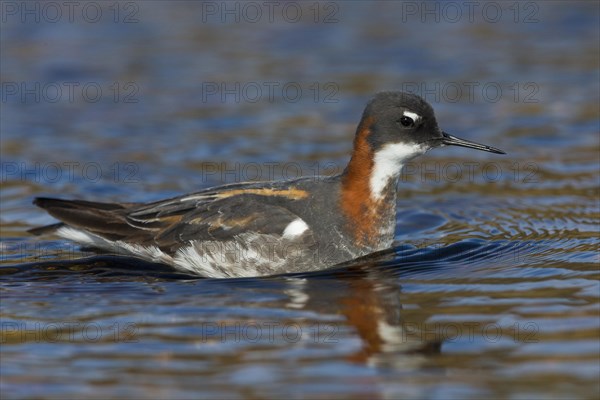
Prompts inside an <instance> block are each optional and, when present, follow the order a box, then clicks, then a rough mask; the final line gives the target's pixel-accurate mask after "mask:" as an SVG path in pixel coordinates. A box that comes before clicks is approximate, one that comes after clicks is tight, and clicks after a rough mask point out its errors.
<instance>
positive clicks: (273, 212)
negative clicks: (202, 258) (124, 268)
mask: <svg viewBox="0 0 600 400" xmlns="http://www.w3.org/2000/svg"><path fill="white" fill-rule="evenodd" d="M268 198H269V196H258V195H253V194H237V195H233V196H229V197H224V198H219V197H218V196H216V195H215V194H214V193H211V192H205V193H203V194H200V195H192V196H188V197H185V196H184V197H180V198H174V199H169V200H165V201H162V202H156V203H151V204H136V203H113V204H109V203H96V202H88V201H80V200H74V201H71V200H59V199H47V198H39V199H36V200H35V201H34V204H36V205H38V206H40V207H41V208H44V209H45V210H47V211H48V213H49V214H50V215H52V216H54V217H55V218H57V219H59V220H61V221H63V222H64V223H66V224H67V225H70V226H73V227H76V228H80V229H83V230H86V231H89V232H92V233H94V234H97V235H99V236H102V237H105V238H107V239H111V240H117V239H118V240H124V241H127V242H132V243H139V244H145V245H148V244H152V245H155V246H158V247H159V248H161V249H163V250H170V251H175V250H177V249H178V248H179V247H180V246H181V245H183V244H185V243H187V242H188V241H190V240H227V239H231V238H233V237H234V236H236V235H239V234H241V233H244V232H255V233H259V234H273V235H277V236H281V235H282V233H283V231H284V230H285V228H286V226H287V225H288V224H289V223H290V222H292V221H293V220H295V219H296V218H298V216H297V215H296V214H295V213H293V212H292V211H290V210H289V209H288V208H286V207H285V203H284V202H278V203H277V204H269V203H272V202H269V203H267V202H266V200H267V199H268ZM43 229H44V228H37V230H38V233H40V232H43ZM34 233H35V232H34Z"/></svg>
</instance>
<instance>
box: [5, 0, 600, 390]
mask: <svg viewBox="0 0 600 400" xmlns="http://www.w3.org/2000/svg"><path fill="white" fill-rule="evenodd" d="M288 3H289V4H291V5H288V6H286V7H287V9H286V10H287V12H288V13H289V14H285V15H284V14H282V13H281V12H283V11H282V10H283V7H284V5H283V3H282V5H280V6H278V7H280V8H276V9H275V11H274V14H273V21H272V22H271V21H270V20H269V17H268V10H267V9H266V8H265V7H266V6H264V5H262V3H260V2H258V3H252V2H250V3H241V2H228V3H227V4H226V5H225V7H231V8H228V9H230V10H233V11H232V13H227V10H226V9H223V8H222V7H223V4H224V3H221V2H204V3H201V2H163V1H156V2H118V3H110V2H89V3H85V4H87V6H85V5H84V3H82V4H81V5H78V6H74V7H76V8H74V11H73V18H72V21H71V20H70V19H69V10H68V9H67V8H66V6H64V5H61V3H53V4H58V6H59V7H61V8H60V11H61V17H60V18H59V17H58V16H57V15H58V14H56V13H53V12H54V11H56V10H54V9H53V8H52V7H56V6H53V5H50V6H48V5H45V4H46V3H41V2H40V3H38V2H28V3H27V4H28V5H27V7H30V8H28V9H27V10H30V12H29V13H27V10H25V9H23V8H22V7H24V6H23V4H25V3H21V2H2V3H1V7H2V9H1V11H2V16H1V18H2V23H1V24H0V33H1V35H0V44H1V57H0V81H1V84H2V86H1V88H2V91H1V95H2V98H1V103H0V104H1V109H0V133H1V135H0V140H1V146H0V147H1V148H0V152H1V153H0V154H1V158H2V160H1V169H0V172H1V176H0V179H1V185H2V189H1V194H0V210H1V213H0V222H1V232H0V257H1V264H0V275H1V276H2V278H1V280H0V300H1V301H0V328H1V329H0V345H1V347H0V352H1V354H0V355H1V357H0V394H1V395H2V397H3V398H32V397H36V398H80V397H83V396H87V397H93V398H106V397H113V398H115V397H119V398H120V397H133V398H157V397H170V398H190V397H199V398H211V399H212V398H254V397H260V398H264V397H268V398H281V397H292V398H357V397H361V398H362V397H370V398H444V399H446V398H461V399H462V398H482V397H484V396H485V397H488V398H596V397H598V395H599V391H600V386H599V385H598V376H599V374H600V363H599V361H598V360H599V357H600V346H599V345H598V343H600V341H599V340H598V339H599V332H600V329H599V328H600V319H599V316H598V315H599V314H598V313H599V305H600V302H599V297H600V296H599V295H600V285H599V280H598V278H599V273H598V272H599V269H598V266H599V262H600V257H599V256H598V254H599V252H598V250H599V248H598V247H599V242H600V241H599V236H600V235H599V233H600V232H599V231H600V225H599V219H598V216H599V215H600V213H599V211H600V210H599V203H600V202H599V195H600V185H599V182H600V179H599V173H598V171H599V166H600V152H599V140H598V138H599V135H598V133H599V132H600V112H599V111H598V110H599V107H598V105H599V98H600V94H599V93H600V77H599V75H598V71H599V64H600V53H599V51H598V48H599V46H598V44H599V43H598V42H599V41H600V39H599V37H600V36H599V35H600V31H599V28H598V27H599V25H598V20H599V18H600V12H599V6H598V4H597V3H596V2H578V1H571V2H560V1H557V2H514V3H511V2H481V3H479V2H477V5H476V6H475V7H476V8H475V10H474V12H473V15H472V18H471V17H470V15H469V13H468V9H467V7H468V5H467V4H465V3H461V2H451V3H444V2H435V3H421V2H361V1H358V2H319V3H314V2H288ZM288 3H285V4H288ZM247 4H250V6H248V5H247ZM424 4H426V5H424ZM255 5H257V7H259V9H260V11H261V12H262V14H261V15H262V17H261V18H258V19H256V20H255V19H254V17H253V16H254V15H255V14H253V13H252V12H253V11H256V10H254V9H252V7H256V6H255ZM213 6H214V7H213ZM84 7H87V8H86V11H85V13H84V11H83V10H84ZM236 7H237V8H236ZM244 7H245V8H244ZM261 7H262V8H261ZM423 7H431V8H427V9H425V8H423ZM453 7H459V8H460V16H459V15H458V14H455V11H456V9H455V8H453ZM498 7H499V8H500V10H501V14H500V15H498V14H496V13H495V11H497V9H498ZM96 9H100V10H101V14H98V15H97V14H94V13H93V12H94V11H95V10H96ZM296 9H299V10H301V12H302V15H301V17H299V19H298V21H297V22H294V21H295V17H294V15H295V14H293V11H294V10H296ZM31 10H33V11H31ZM428 10H429V11H428ZM431 10H433V11H431ZM484 10H485V11H484ZM236 16H237V17H239V21H236V20H235V18H236ZM36 18H37V19H36ZM96 18H97V20H96ZM436 18H437V19H436ZM315 21H316V22H315ZM398 89H404V90H410V91H413V92H416V93H417V94H420V95H422V96H423V97H425V98H426V99H427V100H428V101H429V102H431V103H432V104H433V106H434V108H435V110H436V115H437V119H438V121H439V123H440V125H441V127H442V128H443V129H444V130H446V131H448V132H450V133H452V134H456V135H457V136H460V137H465V138H469V139H472V140H476V141H478V142H481V143H487V144H490V145H492V146H495V147H499V148H501V149H503V150H505V151H507V153H508V155H507V156H504V157H500V156H496V155H492V154H489V153H483V152H475V151H469V150H468V149H460V148H454V149H450V148H445V149H443V150H441V149H440V150H434V151H432V152H430V153H428V154H427V155H426V156H424V157H421V158H418V159H416V160H414V162H413V163H411V164H409V165H407V166H406V168H405V170H404V172H403V175H402V179H401V182H400V185H399V199H398V210H399V214H398V218H397V229H396V242H395V244H394V247H393V248H392V249H390V250H389V251H386V252H383V253H381V254H375V255H373V256H370V257H367V258H366V259H361V260H356V261H354V262H351V263H348V264H346V265H341V266H336V267H334V268H333V269H331V270H326V271H320V272H316V273H307V274H298V275H289V276H275V277H268V278H255V279H251V278H249V279H233V280H214V279H203V278H199V277H196V276H189V275H185V274H181V273H178V272H175V271H173V270H171V269H170V268H168V267H166V266H162V265H157V264H148V263H143V262H141V261H139V260H135V259H127V258H123V257H114V256H112V255H105V254H96V253H94V252H91V251H90V250H89V249H82V248H80V247H79V246H77V245H75V244H72V243H70V242H67V241H63V240H60V239H58V238H56V237H52V236H49V237H42V238H37V237H32V236H31V235H29V234H28V233H27V232H26V230H27V229H30V228H32V227H35V226H39V225H42V224H47V223H52V222H53V219H52V218H51V217H49V216H47V215H46V214H45V213H44V212H43V211H42V210H39V209H36V208H35V207H34V206H33V205H31V200H32V199H33V197H35V196H41V195H45V196H55V197H65V198H85V199H96V200H105V201H152V200H157V199H160V198H164V197H167V196H172V195H176V194H181V193H185V192H190V191H193V190H197V189H199V188H202V187H208V186H211V185H218V184H222V183H228V182H236V181H243V180H257V179H275V180H278V179H286V178H293V177H296V176H299V175H312V174H317V173H319V174H331V173H336V172H339V171H341V169H342V168H343V167H344V166H345V163H346V162H347V160H348V155H349V151H350V150H351V144H352V137H353V133H354V129H355V127H356V124H357V122H358V120H359V119H360V114H361V112H362V109H363V107H364V105H365V103H366V102H367V101H368V99H369V98H370V97H371V96H372V95H373V93H375V92H377V91H379V90H398Z"/></svg>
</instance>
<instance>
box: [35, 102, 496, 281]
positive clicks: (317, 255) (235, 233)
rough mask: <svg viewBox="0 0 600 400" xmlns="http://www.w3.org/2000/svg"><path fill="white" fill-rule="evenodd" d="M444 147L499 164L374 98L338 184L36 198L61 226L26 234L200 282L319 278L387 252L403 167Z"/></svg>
mask: <svg viewBox="0 0 600 400" xmlns="http://www.w3.org/2000/svg"><path fill="white" fill-rule="evenodd" d="M450 145H452V146H463V147H469V148H473V149H478V150H483V151H487V152H491V153H497V154H505V153H504V152H503V151H502V150H499V149H497V148H494V147H490V146H486V145H482V144H478V143H475V142H471V141H468V140H464V139H460V138H457V137H455V136H452V135H449V134H448V133H446V132H444V131H442V130H441V129H440V128H439V127H438V123H437V121H436V118H435V115H434V111H433V108H432V107H431V105H429V104H428V103H427V102H426V101H425V100H423V99H422V98H421V97H419V96H417V95H415V94H411V93H406V92H381V93H378V94H376V95H375V97H374V98H373V99H372V100H371V101H370V102H369V103H368V104H367V106H366V108H365V110H364V112H363V114H362V118H361V120H360V123H359V124H358V127H357V129H356V134H355V137H354V146H353V150H352V155H351V158H350V161H349V162H348V165H347V166H346V168H345V169H344V171H343V172H342V173H341V174H339V175H336V176H325V177H320V176H319V177H302V178H297V179H293V180H287V181H278V182H243V183H233V184H228V185H224V186H218V187H212V188H208V189H203V190H200V191H197V192H195V193H191V194H186V195H183V196H178V197H173V198H169V199H166V200H161V201H155V202H151V203H101V202H95V201H84V200H61V199H54V198H36V199H35V200H34V204H35V205H37V206H39V207H41V208H43V209H44V210H46V211H47V212H48V213H49V214H50V215H52V216H53V217H55V218H57V219H58V220H60V221H61V222H60V223H58V224H53V225H48V226H44V227H41V228H35V229H32V230H31V232H32V233H34V234H41V233H49V232H53V233H56V234H58V235H59V236H61V237H63V238H66V239H70V240H72V241H75V242H78V243H80V244H83V245H85V246H90V247H95V248H99V249H103V250H105V251H109V252H112V253H117V254H127V255H130V256H136V257H140V258H142V259H145V260H148V261H152V262H160V263H165V264H168V265H171V266H173V267H174V268H176V269H178V270H180V271H184V272H187V273H193V274H199V275H202V276H206V277H215V278H228V277H250V276H264V275H273V274H282V273H290V272H306V271H313V270H319V269H324V268H326V267H329V266H332V265H335V264H338V263H341V262H345V261H349V260H352V259H355V258H357V257H361V256H364V255H367V254H370V253H373V252H376V251H380V250H384V249H387V248H389V247H390V246H391V245H392V243H393V240H394V233H395V232H394V231H395V226H396V186H397V183H398V180H399V176H400V173H401V170H402V167H403V165H405V164H406V163H407V162H408V161H410V160H412V159H413V158H415V157H417V156H419V155H422V154H424V153H425V152H427V151H428V150H430V149H433V148H436V147H442V146H450Z"/></svg>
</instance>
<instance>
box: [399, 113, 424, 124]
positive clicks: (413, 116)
mask: <svg viewBox="0 0 600 400" xmlns="http://www.w3.org/2000/svg"><path fill="white" fill-rule="evenodd" d="M402 115H404V116H405V117H408V118H412V120H413V121H415V122H418V121H419V120H420V119H421V116H420V115H419V114H416V113H414V112H410V111H404V112H403V113H402Z"/></svg>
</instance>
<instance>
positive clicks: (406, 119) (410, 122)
mask: <svg viewBox="0 0 600 400" xmlns="http://www.w3.org/2000/svg"><path fill="white" fill-rule="evenodd" d="M400 123H401V124H402V126H405V127H407V128H408V127H409V126H415V121H413V119H412V118H411V117H407V116H403V117H402V118H400Z"/></svg>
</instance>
